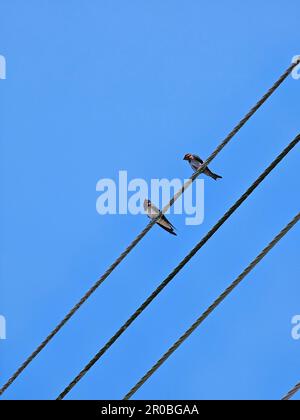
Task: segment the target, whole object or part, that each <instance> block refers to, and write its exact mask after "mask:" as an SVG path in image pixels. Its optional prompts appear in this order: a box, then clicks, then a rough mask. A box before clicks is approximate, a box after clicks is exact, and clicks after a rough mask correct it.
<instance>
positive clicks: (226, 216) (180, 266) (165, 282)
mask: <svg viewBox="0 0 300 420" xmlns="http://www.w3.org/2000/svg"><path fill="white" fill-rule="evenodd" d="M299 141H300V135H298V136H297V137H296V138H295V139H294V140H293V141H292V142H291V143H290V144H289V145H288V146H287V147H286V148H285V149H284V150H283V152H281V153H280V155H279V156H278V157H277V158H276V159H275V160H274V161H273V162H272V163H271V165H270V166H268V168H267V169H266V170H265V171H264V172H263V173H262V174H261V175H260V176H259V177H258V178H257V180H256V181H255V182H254V183H253V184H252V185H251V186H250V187H249V188H248V189H247V191H246V192H245V193H244V194H243V195H242V196H241V197H240V198H239V199H238V200H237V201H236V203H235V204H234V205H233V206H232V207H231V208H230V209H229V210H228V211H227V212H226V213H225V214H224V216H223V217H222V218H221V219H220V220H219V221H218V222H217V224H216V225H215V226H214V227H213V228H212V229H211V230H210V231H209V232H208V233H207V234H206V235H205V236H204V237H203V238H202V240H201V241H200V242H199V243H198V244H197V245H196V246H195V247H194V248H193V249H192V250H191V251H190V253H189V254H188V255H187V256H186V257H185V258H184V259H183V260H182V261H181V262H180V263H179V264H178V266H177V267H176V268H175V269H174V270H173V271H172V272H171V273H170V274H169V275H168V276H167V277H166V278H165V280H163V282H162V283H161V284H160V285H159V286H158V287H157V289H156V290H155V291H154V292H153V293H152V294H151V295H150V296H149V297H148V298H147V299H146V300H145V301H144V303H143V304H142V305H141V306H140V307H139V308H138V309H137V310H136V311H135V313H134V314H133V315H132V316H131V317H130V318H129V319H128V320H127V321H126V322H125V324H123V326H122V327H121V328H120V329H119V330H118V331H117V332H116V333H115V334H114V336H113V337H111V339H110V340H109V341H108V342H107V343H106V344H105V345H104V346H103V347H102V348H101V349H100V351H99V352H98V353H97V354H96V355H95V356H94V357H93V358H92V359H91V360H90V362H89V363H88V364H87V365H86V366H85V368H84V369H83V370H82V371H81V372H80V373H79V374H78V375H77V376H76V377H75V379H74V380H73V381H72V382H71V383H70V384H69V385H68V386H67V387H66V388H65V389H64V391H63V392H62V393H61V394H60V395H59V396H58V398H57V399H58V400H61V399H63V398H64V397H65V396H66V395H67V394H68V393H69V392H70V391H71V390H72V389H73V388H74V386H75V385H76V384H77V383H78V382H79V381H80V380H81V379H82V378H83V376H85V375H86V374H87V372H88V371H89V370H90V369H91V368H92V367H93V366H94V365H95V363H96V362H97V361H98V360H99V359H100V358H101V357H102V356H103V355H104V353H106V351H107V350H108V349H109V348H110V347H111V346H112V345H113V343H114V342H115V341H116V340H117V339H118V338H119V337H120V336H121V335H122V334H123V333H124V332H125V331H126V330H127V328H128V327H129V326H130V325H131V324H132V323H133V322H134V321H135V319H136V318H137V317H138V316H139V315H141V313H142V312H143V311H144V310H145V309H146V308H147V307H148V305H150V303H151V302H152V301H153V300H154V299H155V298H156V296H157V295H158V294H159V293H160V292H161V291H162V290H163V289H164V288H165V287H166V286H167V285H168V284H169V283H170V281H171V280H172V279H173V278H174V277H175V276H176V275H177V274H178V273H179V271H181V270H182V269H183V267H184V266H185V265H186V264H187V263H188V262H189V261H190V260H191V259H192V257H193V256H194V255H195V254H196V253H197V252H198V251H199V250H200V249H201V248H202V247H203V246H204V245H205V244H206V242H207V241H208V240H209V239H210V238H211V237H212V236H213V235H214V234H215V233H216V232H217V231H218V230H219V229H220V227H221V226H222V225H223V224H224V223H225V222H226V221H227V220H228V219H229V217H230V216H231V215H232V214H233V213H234V212H235V211H236V210H237V209H238V208H239V207H240V206H241V205H242V203H243V202H244V201H245V200H247V198H248V197H249V196H250V195H251V194H252V193H253V191H254V190H255V189H256V188H257V187H258V186H259V185H260V184H261V183H262V182H263V180H264V179H265V178H266V177H267V176H268V175H269V174H270V173H271V172H272V170H273V169H274V168H275V167H276V166H277V165H278V164H279V163H280V162H281V161H282V160H283V159H284V157H285V156H286V155H287V154H288V153H289V152H290V151H291V150H292V149H293V148H294V147H295V146H296V145H297V144H298V142H299Z"/></svg>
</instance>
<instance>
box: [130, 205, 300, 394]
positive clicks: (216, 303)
mask: <svg viewBox="0 0 300 420" xmlns="http://www.w3.org/2000/svg"><path fill="white" fill-rule="evenodd" d="M299 220H300V213H298V214H297V216H295V217H294V219H293V220H292V221H291V222H290V223H289V224H288V225H287V226H286V227H285V228H284V229H283V230H282V231H281V232H280V233H279V234H278V235H277V236H276V237H275V238H274V239H273V240H272V242H270V244H269V245H268V246H267V247H266V248H265V249H264V250H263V251H262V252H261V253H260V254H259V255H258V256H257V257H256V258H255V259H254V260H253V261H252V262H251V264H249V265H248V267H247V268H246V269H245V270H244V271H243V272H242V274H240V275H239V276H238V277H237V279H236V280H234V282H233V283H232V284H231V285H230V286H229V287H228V288H227V289H226V290H225V291H224V292H223V293H222V294H221V295H220V296H219V297H218V298H217V299H216V300H215V301H214V303H213V304H212V305H211V306H210V307H209V308H208V309H207V310H206V311H205V312H203V314H202V315H201V316H200V317H199V318H198V319H197V320H196V321H195V322H194V324H192V326H191V327H190V328H189V329H188V330H187V331H186V332H185V333H184V334H183V335H182V336H181V337H180V338H179V340H177V341H176V343H174V344H173V346H171V347H170V348H169V350H168V351H167V352H166V353H165V354H164V355H163V356H162V357H161V358H160V359H159V360H158V362H156V363H155V365H154V366H153V367H152V368H151V369H150V370H149V371H148V372H147V373H146V374H145V375H144V376H143V377H142V379H140V381H139V382H137V384H136V385H135V386H134V387H133V388H131V390H130V391H129V392H128V393H127V394H126V395H125V397H124V400H128V399H130V398H131V397H132V396H133V395H134V394H135V393H136V392H137V391H138V389H139V388H140V387H141V386H142V385H143V384H144V383H145V382H146V381H147V380H148V379H149V378H150V377H151V376H152V375H153V374H154V373H155V372H156V371H157V369H158V368H159V367H160V366H161V365H162V364H163V363H164V362H166V360H167V359H168V358H169V357H170V356H171V355H172V354H173V353H174V352H175V350H177V349H178V347H179V346H181V344H183V342H184V341H185V340H186V339H187V338H189V336H190V335H191V334H192V333H193V332H194V331H195V330H196V329H197V328H198V327H199V325H201V324H202V323H203V322H204V321H205V320H206V318H207V317H208V316H209V315H210V314H211V313H212V312H213V311H214V310H215V309H216V308H217V307H218V306H219V305H220V304H221V303H222V302H223V301H224V300H225V299H226V297H227V296H228V295H229V294H230V293H231V292H233V290H234V289H235V288H236V287H238V286H239V284H240V283H241V282H242V281H243V280H244V279H245V277H246V276H247V275H248V274H249V273H250V272H251V271H252V270H253V269H254V268H255V267H256V266H257V265H258V264H259V263H260V262H261V260H262V259H263V258H264V257H265V256H266V255H267V254H268V253H269V252H270V251H271V250H272V248H274V246H275V245H277V244H278V242H279V241H280V240H281V239H282V238H283V237H284V236H285V235H286V234H287V233H288V232H289V231H290V230H291V229H292V228H293V227H294V226H295V225H296V223H297V222H298V221H299ZM298 387H299V388H298V389H300V384H299V385H298ZM295 392H296V391H294V392H293V394H294V393H295ZM293 394H292V395H293Z"/></svg>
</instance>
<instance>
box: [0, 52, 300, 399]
mask: <svg viewBox="0 0 300 420" xmlns="http://www.w3.org/2000/svg"><path fill="white" fill-rule="evenodd" d="M299 63H300V58H299V60H298V61H296V62H295V63H293V64H292V65H291V66H290V67H289V68H288V69H287V70H286V71H285V72H284V73H283V74H282V76H281V77H280V78H279V79H278V80H277V82H275V83H274V85H273V86H272V87H271V88H270V89H269V90H268V91H267V93H266V94H265V95H264V96H263V97H262V98H261V99H260V100H259V101H258V102H257V104H256V105H255V106H254V107H253V108H252V109H251V110H250V111H249V112H248V114H247V115H246V116H245V117H244V118H243V119H242V120H241V121H240V122H239V123H238V125H237V126H236V127H235V128H234V129H233V130H232V131H231V132H230V133H229V135H228V136H227V137H226V138H225V139H224V140H223V142H222V143H221V144H220V145H219V146H218V147H217V149H216V150H215V151H214V152H213V153H212V155H211V156H210V157H209V158H208V159H207V160H206V161H205V162H204V163H203V165H202V166H201V168H200V169H199V170H198V171H197V172H195V173H194V174H193V175H192V176H191V177H190V179H189V180H188V181H187V182H186V183H185V184H184V185H183V186H182V188H181V189H180V190H179V191H178V192H177V193H176V194H175V195H174V197H173V198H172V199H171V200H170V202H169V203H168V204H167V205H166V206H165V207H164V208H163V210H162V211H161V212H160V214H158V216H157V217H156V218H155V219H153V220H152V221H151V222H149V224H148V225H147V226H146V227H145V228H144V229H143V231H142V232H141V233H140V234H139V235H138V236H137V237H136V238H135V239H134V240H133V241H132V242H131V244H130V245H129V246H128V247H127V248H126V249H125V250H124V251H123V252H122V254H121V255H120V256H119V257H118V258H117V259H116V260H115V261H114V262H113V263H112V264H111V266H110V267H109V268H108V269H107V270H106V271H105V273H104V274H103V275H102V276H101V277H100V278H99V279H98V280H97V281H96V283H95V284H94V285H93V286H92V287H91V288H90V289H89V290H88V291H87V293H86V294H85V295H84V296H83V297H82V298H81V299H80V301H79V302H78V303H77V304H76V305H75V306H74V307H73V308H72V309H71V310H70V311H69V312H68V313H67V315H66V316H65V317H64V318H63V320H62V321H61V322H60V323H59V324H58V325H57V326H56V327H55V328H54V330H52V332H51V333H50V334H49V335H48V336H47V337H46V338H45V340H44V341H43V342H42V343H41V344H40V345H39V346H38V347H37V348H36V349H35V350H34V351H33V353H32V354H31V355H30V356H29V357H28V358H27V359H26V360H25V361H24V362H23V363H22V365H21V366H20V367H19V368H18V369H17V370H16V372H15V373H14V374H13V375H12V376H11V377H10V378H9V380H8V381H7V382H6V383H5V384H4V385H3V386H2V388H0V396H1V395H2V394H3V393H4V392H5V391H6V390H7V388H9V386H10V385H12V383H13V382H14V381H15V380H16V379H17V378H18V377H19V376H20V374H21V373H22V372H23V371H24V370H25V369H26V368H27V366H28V365H29V364H30V363H31V362H32V361H33V360H34V359H35V357H36V356H38V354H39V353H40V352H41V351H42V350H43V349H44V348H45V347H46V346H47V345H48V344H49V342H50V341H51V340H52V339H53V338H54V337H55V336H56V334H57V333H58V332H59V331H60V330H61V329H62V328H63V327H64V325H65V324H66V323H67V322H68V321H69V320H70V318H72V316H73V315H74V314H75V313H76V312H77V311H78V310H79V309H80V307H81V306H82V305H83V304H84V303H85V302H86V301H87V300H88V298H89V297H90V296H91V295H92V294H93V293H94V292H95V291H96V290H97V289H98V288H99V287H100V285H101V284H102V283H103V282H104V281H105V280H106V279H107V277H108V276H109V275H110V274H111V273H112V272H113V271H114V270H115V268H117V267H118V266H119V265H120V264H121V262H122V261H123V260H124V259H125V258H126V257H127V255H128V254H129V253H130V252H131V251H132V250H133V249H134V248H135V247H136V245H137V244H138V243H139V242H140V241H141V240H142V239H143V238H144V236H145V235H146V234H147V233H148V232H149V231H150V229H151V228H152V227H153V226H154V224H155V223H156V222H157V221H158V219H159V218H160V217H161V216H162V214H164V213H165V212H167V210H168V209H169V208H170V207H171V206H172V205H173V204H174V203H175V201H176V200H177V199H178V198H179V197H180V196H181V195H182V194H183V193H184V191H185V190H186V189H187V188H188V187H189V186H190V185H191V183H192V182H194V180H195V179H196V178H197V177H198V176H199V175H200V174H201V173H202V172H203V171H204V170H205V168H206V167H207V166H208V165H209V163H210V162H211V161H212V160H213V159H215V157H216V156H217V155H218V154H219V153H220V151H221V150H222V149H223V148H224V147H225V146H226V145H227V144H228V143H229V142H230V140H231V139H232V138H233V137H234V136H235V135H236V134H237V133H238V132H239V131H240V130H241V128H242V127H243V126H244V125H245V124H246V123H247V122H248V121H249V119H250V118H251V117H252V116H253V115H254V114H255V113H256V112H257V111H258V110H259V108H260V107H261V106H262V105H263V104H264V103H265V102H266V101H267V100H268V98H269V97H270V96H271V95H272V94H273V93H274V92H275V91H276V90H277V89H278V88H279V87H280V85H281V84H282V83H283V82H284V81H285V79H286V78H287V77H288V76H289V75H290V74H291V73H292V71H293V70H294V69H295V68H296V67H297V66H298V64H299Z"/></svg>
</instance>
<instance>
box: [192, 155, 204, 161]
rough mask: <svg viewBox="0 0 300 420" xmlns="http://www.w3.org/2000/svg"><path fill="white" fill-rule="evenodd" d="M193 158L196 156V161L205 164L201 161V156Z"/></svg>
mask: <svg viewBox="0 0 300 420" xmlns="http://www.w3.org/2000/svg"><path fill="white" fill-rule="evenodd" d="M193 156H194V159H195V160H196V161H197V162H200V163H204V162H203V160H202V159H201V157H200V156H198V155H193Z"/></svg>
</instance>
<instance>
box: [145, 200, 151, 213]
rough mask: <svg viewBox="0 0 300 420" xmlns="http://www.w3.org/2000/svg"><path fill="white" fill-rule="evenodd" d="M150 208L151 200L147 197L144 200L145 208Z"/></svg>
mask: <svg viewBox="0 0 300 420" xmlns="http://www.w3.org/2000/svg"><path fill="white" fill-rule="evenodd" d="M149 208H151V201H150V200H148V199H145V201H144V209H145V210H147V209H149Z"/></svg>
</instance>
